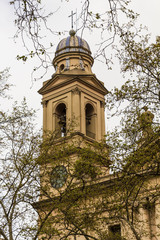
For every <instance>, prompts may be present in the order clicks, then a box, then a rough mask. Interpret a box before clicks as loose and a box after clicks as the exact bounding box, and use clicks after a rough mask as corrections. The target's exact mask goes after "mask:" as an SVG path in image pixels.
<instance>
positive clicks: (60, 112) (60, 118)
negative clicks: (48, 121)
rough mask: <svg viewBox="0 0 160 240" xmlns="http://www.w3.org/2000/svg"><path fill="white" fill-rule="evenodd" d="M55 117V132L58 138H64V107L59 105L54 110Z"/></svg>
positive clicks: (62, 104)
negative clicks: (56, 131)
mask: <svg viewBox="0 0 160 240" xmlns="http://www.w3.org/2000/svg"><path fill="white" fill-rule="evenodd" d="M55 116H56V130H58V137H64V136H66V105H65V104H64V103H60V104H59V105H58V106H57V107H56V110H55Z"/></svg>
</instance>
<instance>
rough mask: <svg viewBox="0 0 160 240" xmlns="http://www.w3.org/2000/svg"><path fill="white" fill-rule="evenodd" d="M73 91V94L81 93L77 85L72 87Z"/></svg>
mask: <svg viewBox="0 0 160 240" xmlns="http://www.w3.org/2000/svg"><path fill="white" fill-rule="evenodd" d="M72 93H73V94H78V95H80V93H81V90H79V88H78V87H76V88H74V89H72Z"/></svg>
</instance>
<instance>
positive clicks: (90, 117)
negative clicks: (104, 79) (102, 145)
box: [86, 103, 96, 139]
mask: <svg viewBox="0 0 160 240" xmlns="http://www.w3.org/2000/svg"><path fill="white" fill-rule="evenodd" d="M95 130H96V126H95V112H94V108H93V106H92V105H91V104H90V103H87V104H86V135H87V136H88V137H91V138H93V139H95Z"/></svg>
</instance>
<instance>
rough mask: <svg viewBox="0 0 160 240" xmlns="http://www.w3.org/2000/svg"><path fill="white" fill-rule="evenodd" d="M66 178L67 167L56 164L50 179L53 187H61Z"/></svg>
mask: <svg viewBox="0 0 160 240" xmlns="http://www.w3.org/2000/svg"><path fill="white" fill-rule="evenodd" d="M66 180H67V169H66V168H65V166H63V165H61V166H57V167H55V168H54V169H53V170H52V172H51V176H50V181H51V185H52V187H53V188H56V189H59V188H61V187H63V185H64V184H65V182H66Z"/></svg>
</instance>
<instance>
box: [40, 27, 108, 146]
mask: <svg viewBox="0 0 160 240" xmlns="http://www.w3.org/2000/svg"><path fill="white" fill-rule="evenodd" d="M93 62H94V60H93V58H92V56H91V51H90V47H89V45H88V43H87V42H86V41H85V40H83V39H82V38H80V37H78V36H77V35H76V33H75V31H74V30H71V31H70V32H69V36H68V37H67V38H64V39H62V40H61V41H60V42H59V44H58V46H57V48H56V53H55V57H54V59H53V66H54V68H55V73H54V74H53V76H52V78H51V79H50V80H48V81H45V82H44V83H43V87H42V88H41V89H40V90H39V93H40V94H41V95H42V96H43V98H42V103H43V129H44V131H46V130H49V131H53V132H55V131H57V135H56V136H57V138H62V137H65V136H68V134H69V132H70V129H72V131H73V132H74V133H75V135H79V136H83V138H85V139H87V141H98V142H99V141H101V140H102V139H103V138H104V135H105V120H104V106H105V100H104V96H105V95H106V94H107V89H106V88H105V87H104V84H103V83H102V82H101V81H100V80H98V79H97V78H96V76H95V74H93V72H92V65H93Z"/></svg>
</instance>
